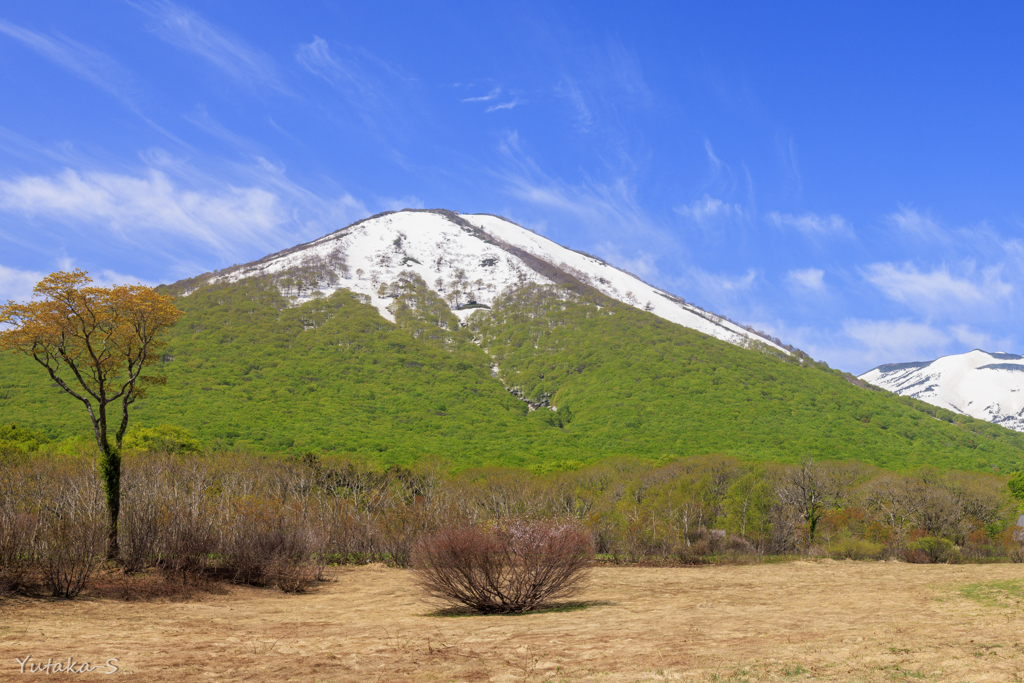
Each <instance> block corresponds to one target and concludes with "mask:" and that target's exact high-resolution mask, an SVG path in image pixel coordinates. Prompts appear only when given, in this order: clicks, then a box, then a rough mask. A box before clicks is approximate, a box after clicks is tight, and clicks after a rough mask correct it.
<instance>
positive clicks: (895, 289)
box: [863, 263, 1013, 313]
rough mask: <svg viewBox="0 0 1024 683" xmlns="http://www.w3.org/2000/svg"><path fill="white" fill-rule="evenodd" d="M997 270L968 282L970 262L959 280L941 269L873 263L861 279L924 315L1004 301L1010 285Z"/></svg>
mask: <svg viewBox="0 0 1024 683" xmlns="http://www.w3.org/2000/svg"><path fill="white" fill-rule="evenodd" d="M1000 270H1001V269H1000V268H998V267H989V268H985V269H983V270H982V272H981V277H980V278H978V277H975V278H974V280H972V279H971V278H970V276H971V275H973V274H974V273H973V271H974V266H973V264H970V263H969V264H967V266H966V271H967V274H966V276H962V277H957V276H955V275H953V274H951V273H950V272H949V269H948V268H947V267H945V266H942V267H940V268H935V269H933V270H931V271H927V272H922V271H920V270H918V269H917V267H916V266H915V265H913V264H912V263H904V264H901V265H896V264H893V263H873V264H871V265H869V266H867V267H866V268H864V270H863V276H864V279H865V280H867V281H868V282H869V283H871V284H872V285H874V286H875V287H876V288H877V289H878V290H879V291H881V292H882V293H883V294H885V296H887V297H889V298H890V299H892V300H894V301H898V302H900V303H903V304H906V305H907V306H909V307H910V308H913V309H916V310H920V311H923V312H926V313H927V312H932V311H939V310H949V309H950V307H951V306H979V305H986V304H993V303H996V302H997V301H999V300H1001V299H1005V298H1006V297H1008V296H1010V295H1011V294H1012V292H1013V285H1012V284H1010V283H1008V282H1005V281H1003V279H1002V277H1001V273H1000Z"/></svg>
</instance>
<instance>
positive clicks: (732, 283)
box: [689, 268, 759, 298]
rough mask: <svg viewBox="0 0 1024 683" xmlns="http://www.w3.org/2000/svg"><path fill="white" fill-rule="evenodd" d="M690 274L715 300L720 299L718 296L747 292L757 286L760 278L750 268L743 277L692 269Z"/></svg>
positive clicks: (756, 272)
mask: <svg viewBox="0 0 1024 683" xmlns="http://www.w3.org/2000/svg"><path fill="white" fill-rule="evenodd" d="M689 274H690V277H691V278H693V280H694V281H695V282H696V283H697V285H698V286H699V287H700V289H701V290H703V292H704V293H705V294H706V295H707V296H712V297H715V298H720V297H716V296H715V295H716V294H718V295H720V294H736V293H740V292H747V291H749V290H750V289H752V288H753V287H754V286H755V285H756V283H757V278H758V276H759V273H758V271H757V270H756V269H754V268H749V269H748V270H747V272H746V273H744V274H743V275H722V274H715V273H709V272H707V271H706V270H704V269H702V268H690V269H689Z"/></svg>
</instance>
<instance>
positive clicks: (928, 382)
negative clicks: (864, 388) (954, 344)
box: [860, 349, 1024, 432]
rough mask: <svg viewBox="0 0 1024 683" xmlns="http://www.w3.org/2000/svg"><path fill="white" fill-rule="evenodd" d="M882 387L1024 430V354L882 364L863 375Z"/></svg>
mask: <svg viewBox="0 0 1024 683" xmlns="http://www.w3.org/2000/svg"><path fill="white" fill-rule="evenodd" d="M860 378H861V379H862V380H864V381H865V382H870V383H871V384H874V385H875V386H877V387H881V388H882V389H888V390H889V391H892V392H894V393H897V394H900V395H901V396H912V397H914V398H917V399H920V400H922V401H926V402H928V403H931V404H932V405H935V406H939V407H940V408H946V409H948V410H953V411H956V412H958V413H962V414H964V415H970V416H971V417H976V418H978V419H981V420H988V421H989V422H994V423H996V424H1000V425H1002V426H1004V427H1009V428H1010V429H1016V430H1017V431H1019V432H1020V431H1024V356H1015V355H1013V354H1012V353H988V352H986V351H981V350H979V349H975V350H974V351H971V352H970V353H962V354H960V355H956V356H944V357H942V358H939V359H938V360H933V361H928V362H923V363H891V364H888V365H879V366H878V367H877V368H875V369H874V370H870V371H869V372H866V373H864V374H863V375H861V376H860Z"/></svg>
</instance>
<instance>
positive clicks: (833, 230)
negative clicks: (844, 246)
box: [768, 211, 853, 237]
mask: <svg viewBox="0 0 1024 683" xmlns="http://www.w3.org/2000/svg"><path fill="white" fill-rule="evenodd" d="M768 220H769V221H770V222H771V223H773V224H774V225H775V226H776V227H779V228H794V229H796V230H798V231H800V232H802V233H803V234H804V235H807V236H808V237H821V236H825V235H842V236H852V235H853V226H851V225H850V223H849V221H847V220H846V219H845V218H843V217H842V216H840V215H839V214H837V213H832V214H829V215H827V216H819V215H818V214H816V213H804V214H801V215H799V216H796V215H793V214H791V213H779V212H778V211H772V212H771V213H769V214H768Z"/></svg>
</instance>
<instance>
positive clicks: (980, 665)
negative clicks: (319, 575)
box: [0, 561, 1024, 683]
mask: <svg viewBox="0 0 1024 683" xmlns="http://www.w3.org/2000/svg"><path fill="white" fill-rule="evenodd" d="M94 578H95V577H94ZM330 578H331V580H330V581H329V582H328V583H324V584H320V586H319V587H318V588H317V590H315V591H314V592H312V593H306V594H298V595H287V594H284V593H281V592H278V591H274V590H269V589H265V588H262V589H261V588H254V587H249V586H228V587H222V588H223V593H220V594H217V593H203V594H201V595H196V596H195V598H194V599H189V600H181V599H176V598H175V599H164V598H162V597H161V598H159V599H157V600H155V601H154V600H146V599H137V600H132V601H129V602H125V601H124V600H123V599H120V598H115V597H105V596H104V595H101V594H98V593H97V594H95V595H91V596H90V595H84V596H83V599H80V600H78V601H74V602H69V601H64V600H52V599H46V600H38V599H29V598H24V597H15V598H7V599H3V600H0V680H7V679H15V677H16V676H17V675H18V668H17V667H18V665H17V662H16V661H15V658H16V657H17V658H24V657H25V656H26V655H32V657H33V661H39V660H40V659H41V660H42V661H44V662H45V661H46V659H47V658H49V657H52V658H54V660H57V659H58V658H61V659H66V658H67V657H69V656H74V657H75V658H76V660H79V661H101V662H102V661H106V659H108V658H110V657H117V658H118V665H119V666H120V667H121V670H120V672H119V675H120V676H127V677H128V678H129V679H136V680H139V681H152V680H159V681H168V682H170V683H178V682H184V681H194V680H202V679H207V678H209V679H217V680H225V681H243V680H268V681H269V680H273V681H309V682H310V683H313V682H315V681H324V682H331V681H389V682H390V681H416V682H421V681H422V682H427V683H429V682H431V681H438V682H442V681H481V682H485V681H487V682H494V683H506V682H512V681H532V682H538V683H540V682H543V681H552V682H555V683H561V682H563V681H602V682H604V681H611V682H623V683H632V682H634V681H643V682H646V681H696V682H704V681H904V680H907V681H912V680H933V681H966V680H970V681H976V680H977V681H1015V680H1021V679H1022V678H1024V637H1022V636H1021V635H1020V634H1021V632H1022V630H1024V613H1022V612H1021V611H1019V610H1017V609H1015V608H1014V603H1013V602H1012V601H1013V600H1015V599H1016V597H1017V595H1018V593H1019V592H1021V591H1022V590H1024V588H1022V586H1024V568H1022V567H1021V566H1020V565H1009V564H1005V565H934V564H931V565H912V564H906V563H902V562H855V561H838V562H837V561H801V562H791V563H788V564H775V565H746V566H744V565H726V566H709V567H701V568H681V567H675V568H645V567H597V568H595V569H594V570H593V573H592V577H591V581H590V584H589V586H588V587H587V588H586V590H585V591H584V592H583V594H582V595H581V596H580V599H579V601H578V602H577V603H563V604H562V605H561V607H562V608H561V609H553V610H550V611H546V612H541V613H526V614H522V615H517V616H479V617H476V618H438V616H441V615H438V614H436V613H435V612H430V611H429V609H430V607H429V606H428V605H427V604H426V603H425V602H424V600H423V598H422V594H421V593H420V591H419V590H418V589H417V588H416V586H415V582H414V579H413V577H412V576H411V572H409V571H406V570H400V569H386V568H383V567H380V566H376V567H345V568H340V569H334V570H331V576H330ZM152 580H153V581H154V582H155V581H157V577H155V576H154V577H153V579H152ZM96 675H97V676H98V675H99V674H96ZM79 678H82V679H83V680H84V679H88V678H89V675H82V676H80V677H79ZM16 680H20V679H16ZM76 680H77V679H76Z"/></svg>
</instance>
